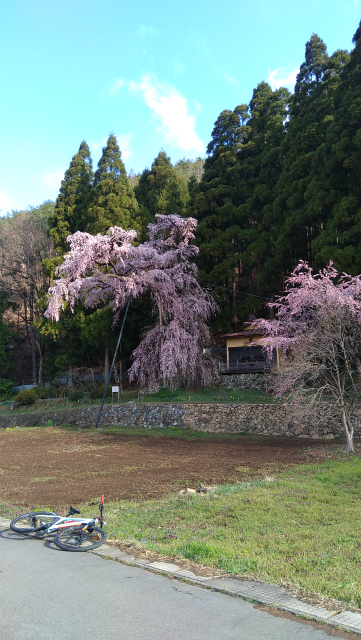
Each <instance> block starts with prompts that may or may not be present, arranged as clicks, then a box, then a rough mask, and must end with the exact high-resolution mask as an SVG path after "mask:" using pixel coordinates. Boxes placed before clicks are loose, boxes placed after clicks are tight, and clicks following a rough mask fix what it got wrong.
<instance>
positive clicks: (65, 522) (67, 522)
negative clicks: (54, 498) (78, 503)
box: [45, 516, 98, 534]
mask: <svg viewBox="0 0 361 640" xmlns="http://www.w3.org/2000/svg"><path fill="white" fill-rule="evenodd" d="M97 521H98V518H68V517H66V516H65V517H64V518H61V517H59V519H58V520H57V521H56V522H54V523H53V524H51V525H50V527H47V528H46V529H45V533H47V534H49V533H55V532H56V531H57V530H58V529H66V528H67V527H74V525H76V524H79V525H83V526H84V527H86V526H87V525H88V524H94V525H96V524H97Z"/></svg>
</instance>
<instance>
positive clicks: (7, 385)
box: [0, 378, 14, 400]
mask: <svg viewBox="0 0 361 640" xmlns="http://www.w3.org/2000/svg"><path fill="white" fill-rule="evenodd" d="M13 386H14V383H13V382H11V380H7V379H6V378H0V400H7V399H8V398H9V397H10V396H11V389H12V388H13Z"/></svg>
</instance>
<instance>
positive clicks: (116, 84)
mask: <svg viewBox="0 0 361 640" xmlns="http://www.w3.org/2000/svg"><path fill="white" fill-rule="evenodd" d="M123 84H124V80H122V79H121V78H118V80H115V81H114V82H113V84H112V86H111V87H109V93H110V95H111V96H113V95H114V93H116V92H117V91H118V90H119V89H120V87H122V86H123Z"/></svg>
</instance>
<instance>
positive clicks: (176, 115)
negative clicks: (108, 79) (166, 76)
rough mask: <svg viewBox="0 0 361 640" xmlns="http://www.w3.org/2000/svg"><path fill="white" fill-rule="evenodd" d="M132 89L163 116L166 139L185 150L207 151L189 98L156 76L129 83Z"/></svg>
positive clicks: (162, 121) (162, 124)
mask: <svg viewBox="0 0 361 640" xmlns="http://www.w3.org/2000/svg"><path fill="white" fill-rule="evenodd" d="M129 90H130V91H131V92H133V93H141V94H142V96H143V98H144V100H145V102H146V104H147V105H148V107H149V108H150V109H151V110H152V111H153V112H154V113H155V114H156V115H157V116H158V117H159V118H160V120H161V126H160V127H159V128H158V130H159V131H161V132H162V133H163V135H164V137H165V140H166V142H168V143H172V144H175V145H176V146H177V147H179V148H180V149H183V150H184V151H197V152H198V153H201V154H203V153H204V152H205V146H204V144H203V142H202V140H201V139H200V138H199V137H198V136H197V134H196V132H195V124H196V118H195V116H193V115H191V114H190V113H189V111H188V105H187V100H186V98H185V97H184V96H182V95H181V94H180V93H179V91H177V89H176V88H175V87H172V86H171V85H170V84H168V83H165V84H160V83H159V82H158V81H157V78H156V77H155V76H154V75H145V76H143V77H142V79H141V81H140V82H134V81H131V82H129Z"/></svg>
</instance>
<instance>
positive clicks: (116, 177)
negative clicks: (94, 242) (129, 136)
mask: <svg viewBox="0 0 361 640" xmlns="http://www.w3.org/2000/svg"><path fill="white" fill-rule="evenodd" d="M121 156H122V154H121V151H120V149H119V146H118V143H117V139H116V137H115V135H114V133H111V134H110V135H109V138H108V141H107V144H106V146H105V147H104V148H103V153H102V156H101V158H100V160H99V162H98V169H97V171H96V172H95V178H94V185H93V188H92V190H91V194H90V200H89V206H88V211H87V218H86V225H85V231H88V232H89V233H92V234H94V233H105V232H106V231H107V230H108V229H109V227H112V226H118V227H122V228H123V229H134V228H137V226H138V225H137V216H138V205H137V201H136V199H135V197H134V192H133V189H132V187H131V185H130V183H129V180H128V177H127V173H126V170H125V167H124V164H123V162H122V158H121Z"/></svg>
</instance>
